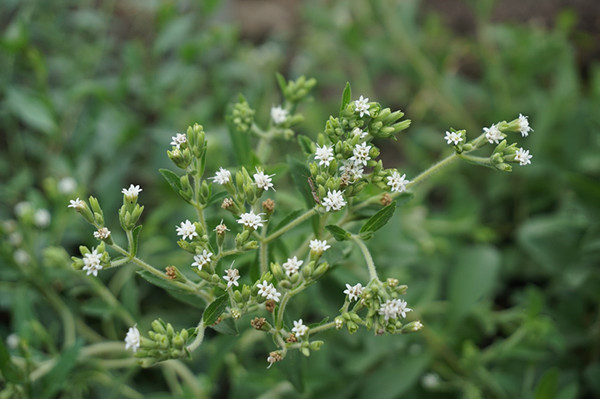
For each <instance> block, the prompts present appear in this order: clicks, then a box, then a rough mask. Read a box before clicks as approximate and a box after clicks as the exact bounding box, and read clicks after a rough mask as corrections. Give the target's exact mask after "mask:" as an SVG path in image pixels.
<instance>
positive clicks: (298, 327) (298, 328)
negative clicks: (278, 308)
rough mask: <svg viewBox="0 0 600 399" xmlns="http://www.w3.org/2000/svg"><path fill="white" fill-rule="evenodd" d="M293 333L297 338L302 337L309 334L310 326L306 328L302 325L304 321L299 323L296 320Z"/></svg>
mask: <svg viewBox="0 0 600 399" xmlns="http://www.w3.org/2000/svg"><path fill="white" fill-rule="evenodd" d="M292 332H293V333H294V334H296V336H297V337H302V336H303V335H305V334H306V333H307V332H308V326H305V325H304V324H303V323H302V319H300V320H298V321H295V320H294V328H292Z"/></svg>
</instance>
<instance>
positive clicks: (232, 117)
mask: <svg viewBox="0 0 600 399" xmlns="http://www.w3.org/2000/svg"><path fill="white" fill-rule="evenodd" d="M254 112H255V111H254V110H253V109H252V108H250V105H249V104H248V101H246V99H245V98H244V96H242V95H241V94H240V96H239V98H238V101H237V102H236V103H235V104H234V105H233V107H232V108H231V113H230V114H229V115H228V117H227V119H228V120H229V121H230V123H231V124H232V125H233V126H234V127H235V129H236V130H237V131H238V132H240V133H246V132H248V131H249V130H250V128H252V124H253V123H254Z"/></svg>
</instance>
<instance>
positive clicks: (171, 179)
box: [158, 169, 182, 193]
mask: <svg viewBox="0 0 600 399" xmlns="http://www.w3.org/2000/svg"><path fill="white" fill-rule="evenodd" d="M158 171H159V172H160V174H161V175H162V176H163V177H164V178H165V180H166V181H167V183H169V186H171V188H172V189H173V191H175V192H176V193H179V191H181V189H182V187H181V181H180V180H179V176H177V174H176V173H175V172H173V171H171V170H169V169H159V170H158Z"/></svg>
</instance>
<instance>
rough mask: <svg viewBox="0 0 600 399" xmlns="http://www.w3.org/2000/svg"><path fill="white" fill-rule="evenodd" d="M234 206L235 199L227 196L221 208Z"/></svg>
mask: <svg viewBox="0 0 600 399" xmlns="http://www.w3.org/2000/svg"><path fill="white" fill-rule="evenodd" d="M232 206H233V200H232V199H231V198H225V199H224V200H223V203H222V204H221V208H223V209H229V208H231V207H232Z"/></svg>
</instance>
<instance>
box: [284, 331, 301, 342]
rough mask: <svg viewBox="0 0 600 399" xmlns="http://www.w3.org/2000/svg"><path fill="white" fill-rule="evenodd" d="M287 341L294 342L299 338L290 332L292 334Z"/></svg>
mask: <svg viewBox="0 0 600 399" xmlns="http://www.w3.org/2000/svg"><path fill="white" fill-rule="evenodd" d="M285 342H287V343H290V344H291V343H294V342H298V338H296V335H295V334H294V333H290V336H289V337H287V338H286V340H285Z"/></svg>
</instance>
